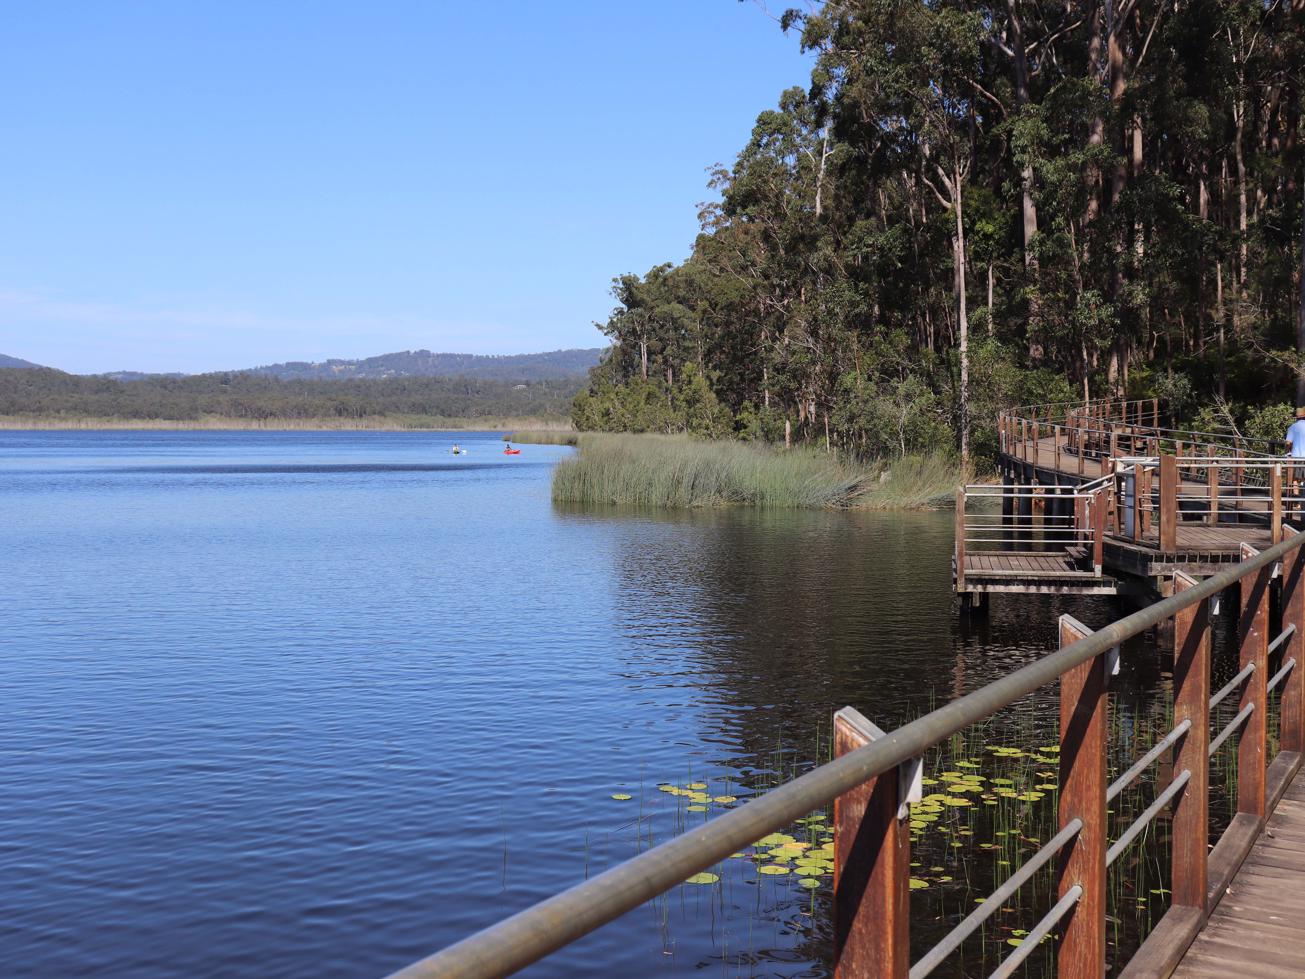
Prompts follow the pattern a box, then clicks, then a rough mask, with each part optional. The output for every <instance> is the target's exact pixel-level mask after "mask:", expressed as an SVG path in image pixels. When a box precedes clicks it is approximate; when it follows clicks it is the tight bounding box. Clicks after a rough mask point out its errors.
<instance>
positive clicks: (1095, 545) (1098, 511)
mask: <svg viewBox="0 0 1305 979" xmlns="http://www.w3.org/2000/svg"><path fill="white" fill-rule="evenodd" d="M1109 502H1110V492H1109V490H1106V489H1100V490H1097V492H1096V494H1095V495H1094V496H1093V497H1092V511H1093V514H1092V570H1093V571H1094V572H1095V573H1096V576H1097V577H1098V578H1100V577H1101V568H1102V558H1103V557H1104V556H1105V555H1104V551H1105V536H1106V506H1107V504H1108V503H1109Z"/></svg>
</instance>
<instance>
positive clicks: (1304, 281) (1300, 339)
mask: <svg viewBox="0 0 1305 979" xmlns="http://www.w3.org/2000/svg"><path fill="white" fill-rule="evenodd" d="M1298 312H1299V318H1298V319H1297V320H1296V353H1297V354H1299V355H1300V356H1302V357H1305V180H1302V181H1301V214H1300V309H1299V311H1298ZM1296 404H1297V405H1305V371H1302V370H1301V369H1300V367H1299V366H1298V367H1297V369H1296Z"/></svg>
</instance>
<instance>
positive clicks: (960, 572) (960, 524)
mask: <svg viewBox="0 0 1305 979" xmlns="http://www.w3.org/2000/svg"><path fill="white" fill-rule="evenodd" d="M964 587H965V487H964V486H961V487H959V488H958V489H957V490H956V588H957V590H958V591H959V590H961V589H962V588H964Z"/></svg>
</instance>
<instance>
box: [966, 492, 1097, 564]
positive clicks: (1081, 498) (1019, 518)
mask: <svg viewBox="0 0 1305 979" xmlns="http://www.w3.org/2000/svg"><path fill="white" fill-rule="evenodd" d="M1111 494H1112V482H1111V480H1110V479H1109V478H1102V479H1098V480H1094V481H1092V482H1089V483H1084V484H1083V485H1081V486H1077V487H1036V486H999V485H992V484H972V485H967V486H962V487H960V489H958V490H957V491H956V533H955V541H956V545H955V571H956V583H957V585H958V586H960V587H963V586H964V584H965V567H966V564H965V562H966V557H967V555H976V554H981V553H999V552H1019V553H1039V552H1042V553H1064V552H1067V551H1072V552H1081V559H1082V561H1083V563H1084V564H1085V565H1088V566H1090V567H1091V568H1092V569H1093V570H1094V571H1095V573H1096V575H1097V576H1098V577H1100V576H1101V573H1102V563H1103V552H1104V544H1105V535H1106V533H1107V532H1109V530H1110V527H1111V520H1112V517H1113V513H1112V511H1111V509H1110V504H1111Z"/></svg>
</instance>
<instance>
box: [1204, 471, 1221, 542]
mask: <svg viewBox="0 0 1305 979" xmlns="http://www.w3.org/2000/svg"><path fill="white" fill-rule="evenodd" d="M1205 481H1206V486H1207V487H1208V490H1207V492H1208V493H1209V496H1210V518H1209V522H1210V525H1211V526H1214V525H1215V524H1217V523H1218V522H1219V464H1218V463H1215V462H1212V463H1211V464H1210V471H1209V472H1208V473H1207V474H1206V477H1205Z"/></svg>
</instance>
